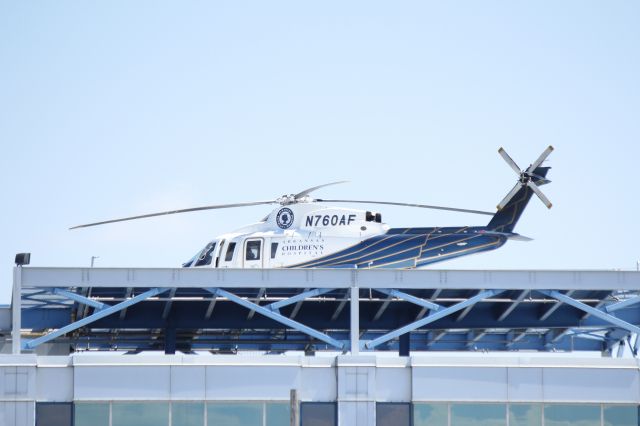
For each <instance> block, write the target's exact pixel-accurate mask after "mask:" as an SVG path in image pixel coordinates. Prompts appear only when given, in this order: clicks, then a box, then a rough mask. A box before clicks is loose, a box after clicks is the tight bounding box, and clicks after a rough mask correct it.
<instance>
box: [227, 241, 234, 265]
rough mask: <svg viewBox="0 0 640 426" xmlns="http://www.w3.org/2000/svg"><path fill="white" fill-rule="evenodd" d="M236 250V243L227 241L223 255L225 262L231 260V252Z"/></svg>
mask: <svg viewBox="0 0 640 426" xmlns="http://www.w3.org/2000/svg"><path fill="white" fill-rule="evenodd" d="M235 251H236V243H229V245H228V246H227V253H226V254H225V255H224V261H225V262H231V260H233V252H235Z"/></svg>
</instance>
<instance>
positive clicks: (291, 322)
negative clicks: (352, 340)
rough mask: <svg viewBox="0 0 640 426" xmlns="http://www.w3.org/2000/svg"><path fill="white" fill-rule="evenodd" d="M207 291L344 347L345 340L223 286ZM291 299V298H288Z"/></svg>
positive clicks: (329, 342) (337, 346)
mask: <svg viewBox="0 0 640 426" xmlns="http://www.w3.org/2000/svg"><path fill="white" fill-rule="evenodd" d="M207 291H209V292H211V293H213V295H214V296H222V297H226V298H227V299H228V300H230V301H232V302H234V303H237V304H238V305H240V306H244V307H245V308H247V309H249V310H254V311H256V312H257V313H259V314H261V315H264V316H265V317H267V318H271V319H272V320H274V321H277V322H279V323H280V324H284V325H286V326H287V327H290V328H293V329H294V330H298V331H300V332H302V333H305V334H307V335H309V336H311V337H315V338H316V339H318V340H321V341H323V342H325V343H328V344H330V345H331V346H334V347H336V348H338V349H344V346H345V344H344V343H343V342H340V341H338V340H336V339H334V338H332V337H330V336H328V335H326V334H324V333H321V332H319V331H318V330H314V329H313V328H311V327H307V326H306V325H304V324H301V323H299V322H297V321H294V320H292V319H290V318H287V317H285V316H283V315H280V314H279V313H277V312H274V311H272V310H271V309H267V308H266V307H264V306H260V305H258V304H255V303H253V302H250V301H248V300H246V299H243V298H241V297H238V296H236V295H235V294H233V293H229V292H228V291H226V290H223V289H221V288H208V289H207ZM287 300H289V299H287Z"/></svg>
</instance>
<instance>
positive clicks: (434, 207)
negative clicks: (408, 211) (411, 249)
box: [314, 199, 495, 216]
mask: <svg viewBox="0 0 640 426" xmlns="http://www.w3.org/2000/svg"><path fill="white" fill-rule="evenodd" d="M314 201H317V202H320V203H360V204H384V205H387V206H402V207H419V208H422V209H434V210H447V211H452V212H460V213H473V214H486V215H489V216H493V215H494V214H495V212H485V211H482V210H469V209H458V208H455V207H442V206H430V205H427V204H412V203H395V202H392V201H363V200H324V199H322V200H321V199H317V200H314Z"/></svg>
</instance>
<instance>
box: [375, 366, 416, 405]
mask: <svg viewBox="0 0 640 426" xmlns="http://www.w3.org/2000/svg"><path fill="white" fill-rule="evenodd" d="M375 399H376V401H379V402H411V369H409V368H378V370H377V371H376V397H375Z"/></svg>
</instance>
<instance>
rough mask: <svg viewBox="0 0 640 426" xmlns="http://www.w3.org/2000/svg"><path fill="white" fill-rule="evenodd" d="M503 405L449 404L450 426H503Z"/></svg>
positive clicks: (504, 409) (504, 421)
mask: <svg viewBox="0 0 640 426" xmlns="http://www.w3.org/2000/svg"><path fill="white" fill-rule="evenodd" d="M506 410H507V406H506V405H505V404H451V426H467V425H470V426H471V425H472V426H505V425H506V423H507V411H506Z"/></svg>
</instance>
